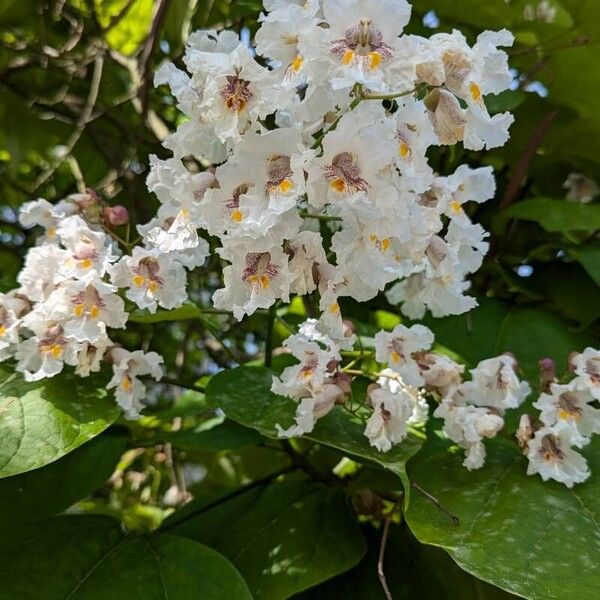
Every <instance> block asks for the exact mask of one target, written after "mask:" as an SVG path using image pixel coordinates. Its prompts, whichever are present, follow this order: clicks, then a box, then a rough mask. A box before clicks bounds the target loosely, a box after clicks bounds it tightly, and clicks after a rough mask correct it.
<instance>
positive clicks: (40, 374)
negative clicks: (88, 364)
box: [16, 313, 77, 381]
mask: <svg viewBox="0 0 600 600" xmlns="http://www.w3.org/2000/svg"><path fill="white" fill-rule="evenodd" d="M30 315H31V316H32V317H33V313H30ZM30 315H28V316H30ZM27 327H28V328H29V329H31V330H32V331H33V332H34V335H33V336H32V337H30V338H29V339H27V340H25V341H24V342H22V343H21V344H20V345H19V347H18V348H17V352H16V358H17V360H18V361H19V362H18V364H17V371H20V372H21V373H23V376H24V377H25V381H39V380H40V379H44V378H45V377H54V376H55V375H58V373H60V372H61V371H62V370H63V366H64V365H65V364H68V365H75V364H77V343H76V342H74V341H72V340H68V339H67V338H66V336H65V331H64V329H63V327H62V325H61V324H60V323H56V322H52V321H44V320H42V319H41V318H40V319H34V318H32V319H29V320H28V321H27Z"/></svg>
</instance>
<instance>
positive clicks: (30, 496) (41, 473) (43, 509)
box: [0, 433, 127, 528]
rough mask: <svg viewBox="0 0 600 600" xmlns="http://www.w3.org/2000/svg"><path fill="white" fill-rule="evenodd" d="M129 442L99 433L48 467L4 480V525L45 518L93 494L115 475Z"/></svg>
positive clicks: (0, 502) (0, 506)
mask: <svg viewBox="0 0 600 600" xmlns="http://www.w3.org/2000/svg"><path fill="white" fill-rule="evenodd" d="M126 442H127V438H126V436H125V435H121V434H117V433H115V434H113V433H107V434H104V435H99V436H98V437H96V438H94V439H93V440H91V441H89V442H88V443H87V444H84V445H83V446H81V447H79V448H77V449H76V450H74V451H73V452H71V453H69V454H67V455H66V456H63V457H62V458H60V459H58V460H57V461H55V462H53V463H50V464H49V465H46V466H45V467H41V468H40V469H35V470H33V471H29V472H27V473H22V474H21V475H13V476H12V477H6V478H5V479H2V480H0V528H2V527H4V526H6V525H9V524H14V523H17V522H20V521H38V520H40V519H45V518H46V517H49V516H51V515H54V514H56V513H58V512H60V511H62V510H64V509H66V508H68V507H69V506H71V504H73V503H74V502H76V501H77V500H80V499H82V498H84V497H85V496H87V495H88V494H90V493H92V492H93V491H94V490H96V489H97V488H99V487H100V486H101V485H102V484H103V483H104V482H105V481H106V480H107V479H108V478H109V477H110V476H111V475H112V473H113V471H114V469H115V466H116V465H117V463H118V461H119V458H120V457H121V455H122V454H123V452H124V451H125V446H126Z"/></svg>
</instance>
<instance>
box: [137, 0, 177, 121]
mask: <svg viewBox="0 0 600 600" xmlns="http://www.w3.org/2000/svg"><path fill="white" fill-rule="evenodd" d="M170 2H171V0H159V3H158V7H157V9H156V13H154V19H152V27H151V28H150V33H149V34H148V37H147V38H146V43H145V44H144V48H143V50H142V53H141V55H140V60H139V72H140V81H141V85H140V88H139V92H138V97H139V99H140V102H141V105H142V116H143V117H145V116H146V114H147V113H148V90H149V87H150V67H151V66H152V55H153V54H154V50H155V49H156V45H157V44H158V37H159V33H160V29H161V27H162V24H163V21H164V19H165V17H166V15H167V9H168V8H169V4H170Z"/></svg>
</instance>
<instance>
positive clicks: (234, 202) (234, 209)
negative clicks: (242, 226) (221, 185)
mask: <svg viewBox="0 0 600 600" xmlns="http://www.w3.org/2000/svg"><path fill="white" fill-rule="evenodd" d="M251 187H252V186H251V184H249V183H242V184H241V185H238V187H236V188H235V190H233V194H232V196H231V198H229V200H227V201H226V202H225V208H226V209H227V210H228V211H229V218H230V219H231V220H232V221H233V222H234V223H241V222H242V221H243V220H244V213H243V212H242V211H241V210H240V196H242V195H243V194H247V193H248V190H249V189H250V188H251Z"/></svg>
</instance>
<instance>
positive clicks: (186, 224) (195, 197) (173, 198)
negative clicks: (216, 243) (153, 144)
mask: <svg viewBox="0 0 600 600" xmlns="http://www.w3.org/2000/svg"><path fill="white" fill-rule="evenodd" d="M150 165H151V170H150V174H149V176H148V180H147V185H148V190H149V191H151V192H154V193H155V194H156V195H157V197H158V199H159V200H160V201H161V203H162V206H161V208H160V209H159V211H158V219H159V220H160V221H161V226H155V227H153V228H150V229H147V230H144V233H143V235H144V239H145V241H146V244H147V245H148V246H150V247H153V248H158V249H159V250H161V251H162V252H165V253H169V252H181V251H185V250H188V249H192V248H197V247H198V246H199V245H204V241H203V240H201V239H200V238H199V237H198V231H197V230H198V228H199V227H201V226H203V225H204V222H203V221H202V219H201V209H200V200H202V198H203V197H204V193H205V192H206V190H207V189H208V188H209V187H210V186H212V185H213V184H214V182H215V176H214V175H213V174H212V173H210V172H206V171H205V172H200V173H195V174H192V173H190V172H189V171H188V170H187V169H186V168H185V167H184V166H183V164H182V163H181V161H180V160H178V159H174V158H173V159H169V160H166V161H160V160H159V159H158V158H156V156H151V157H150ZM141 231H142V229H141V228H140V232H141Z"/></svg>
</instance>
